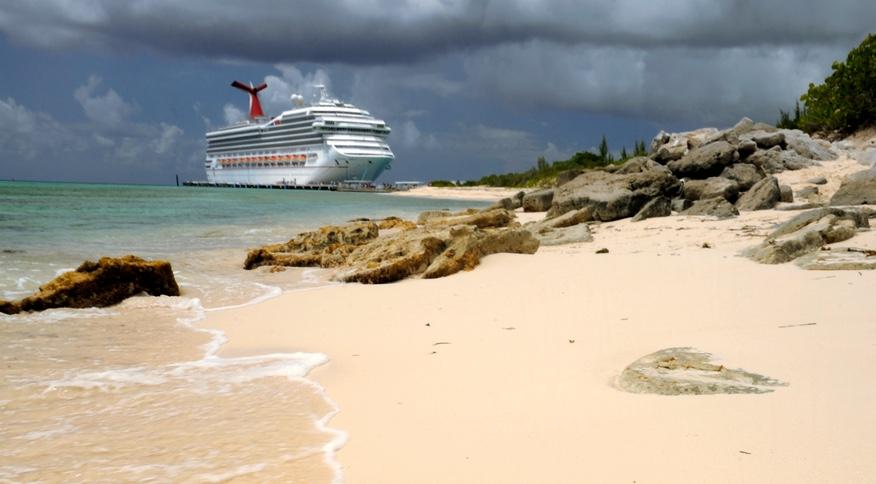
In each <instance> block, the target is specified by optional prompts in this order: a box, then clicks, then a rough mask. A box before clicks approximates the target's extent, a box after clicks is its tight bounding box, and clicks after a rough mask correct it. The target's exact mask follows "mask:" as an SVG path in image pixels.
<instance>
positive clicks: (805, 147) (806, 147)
mask: <svg viewBox="0 0 876 484" xmlns="http://www.w3.org/2000/svg"><path fill="white" fill-rule="evenodd" d="M780 131H781V133H782V134H783V135H784V136H785V142H786V143H787V145H788V150H791V151H794V152H796V153H797V154H798V155H800V156H802V157H803V158H808V159H810V160H816V161H831V160H835V159H836V158H837V154H836V153H835V152H834V151H833V150H832V149H831V148H830V143H827V142H826V141H821V140H814V139H812V138H810V137H809V135H808V134H806V133H804V132H803V131H800V130H797V129H783V130H780Z"/></svg>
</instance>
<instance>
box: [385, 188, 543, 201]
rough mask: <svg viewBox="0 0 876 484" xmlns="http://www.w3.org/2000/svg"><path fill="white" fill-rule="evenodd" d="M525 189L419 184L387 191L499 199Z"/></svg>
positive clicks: (450, 197) (405, 195)
mask: <svg viewBox="0 0 876 484" xmlns="http://www.w3.org/2000/svg"><path fill="white" fill-rule="evenodd" d="M521 191H527V189H523V188H504V187H487V186H477V187H430V186H420V187H414V188H411V189H410V190H404V191H397V192H389V193H386V194H385V195H390V196H393V197H415V198H437V199H445V200H471V201H499V200H501V199H503V198H506V197H512V196H514V194H516V193H518V192H521Z"/></svg>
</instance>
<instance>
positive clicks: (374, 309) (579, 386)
mask: <svg viewBox="0 0 876 484" xmlns="http://www.w3.org/2000/svg"><path fill="white" fill-rule="evenodd" d="M837 166H838V165H837ZM858 169H860V168H858ZM816 171H818V170H816ZM796 175H800V176H806V177H807V178H808V177H809V176H807V175H805V174H803V173H798V174H795V176H796ZM811 176H815V175H811ZM789 177H790V174H785V175H783V178H784V179H785V180H787V179H788V178H789ZM795 213H797V212H780V211H763V212H755V213H744V214H743V215H742V216H740V217H739V218H735V219H731V220H727V221H720V222H719V221H712V220H708V219H703V218H697V217H668V218H660V219H651V220H647V221H644V222H639V223H632V222H630V221H629V220H623V221H618V222H611V223H605V224H601V225H597V226H595V227H594V237H595V241H594V242H592V243H587V244H578V245H573V246H563V247H545V248H542V249H540V250H539V251H538V253H537V254H535V255H531V256H527V255H512V254H498V255H493V256H489V257H487V258H486V259H484V261H483V263H482V265H481V266H480V267H479V268H477V269H476V270H474V271H472V272H467V273H462V274H458V275H455V276H452V277H448V278H444V279H437V280H409V281H404V282H401V283H397V284H390V285H383V286H365V285H358V284H348V285H339V286H332V287H328V288H323V289H319V290H312V291H306V292H297V293H287V294H285V295H283V296H281V297H279V298H277V299H274V300H271V301H268V302H265V303H263V304H259V305H257V306H254V307H248V308H243V309H240V310H230V311H226V312H222V313H217V314H212V315H210V317H209V318H208V319H207V321H206V322H205V324H206V325H207V326H211V327H220V328H222V329H224V330H225V331H227V334H228V336H229V338H230V342H229V343H228V345H227V347H226V348H225V349H224V351H225V352H226V353H229V354H249V353H261V352H265V351H276V350H304V351H320V352H325V353H327V354H328V355H329V356H330V358H331V361H330V362H329V363H328V364H327V365H325V366H323V367H320V368H318V369H316V370H315V371H314V372H313V373H312V375H311V377H312V378H314V379H315V380H317V381H318V382H319V383H321V384H322V385H324V387H325V388H326V390H327V392H328V395H329V396H330V397H331V398H332V399H334V400H335V402H336V403H338V405H339V406H340V408H341V412H340V414H338V415H337V416H336V417H335V418H334V419H333V420H332V422H331V425H332V426H333V427H335V428H339V429H342V430H344V431H346V432H348V433H349V441H348V443H347V444H346V445H345V446H344V447H343V448H342V449H341V451H340V452H339V454H338V458H339V460H340V462H341V464H342V465H343V467H344V473H345V479H346V482H350V483H375V482H380V483H414V482H416V483H431V482H436V483H438V482H440V483H475V482H502V483H509V482H512V483H517V482H519V483H533V482H599V483H615V482H617V483H634V482H638V483H703V482H709V483H716V482H717V483H722V482H726V483H739V482H771V483H785V482H787V483H792V482H793V483H800V482H811V483H824V482H844V483H846V482H873V480H874V478H876V459H873V456H874V455H876V439H874V438H873V436H874V435H876V412H874V411H873V409H874V408H876V385H874V384H873V381H872V378H871V377H870V374H871V369H872V368H873V367H874V366H876V311H874V307H876V306H874V305H873V303H872V302H871V300H872V297H873V296H872V295H873V288H874V287H876V272H874V271H870V272H862V273H859V272H857V271H845V272H825V271H804V270H801V269H798V268H797V267H796V266H794V265H793V264H785V265H778V266H769V265H760V264H756V263H754V262H751V261H749V260H747V259H745V258H742V257H739V256H738V255H737V254H738V252H739V251H740V250H741V249H742V248H744V247H748V246H751V245H755V244H756V243H758V242H759V241H760V240H761V237H762V236H763V235H764V234H765V233H767V232H768V231H769V229H770V227H771V226H772V224H774V223H775V222H778V221H780V220H784V219H787V218H789V217H791V216H793V215H794V214H795ZM864 235H865V237H863V238H861V240H863V241H864V242H867V243H871V244H872V243H873V242H876V240H874V238H873V237H870V234H864ZM860 237H861V236H859V237H856V238H855V239H853V240H854V241H856V242H860V241H859V238H860ZM703 242H708V243H709V244H710V245H711V246H712V247H713V248H709V249H706V248H702V244H703ZM602 247H606V248H608V249H609V250H610V253H609V254H605V255H597V254H595V253H594V252H595V250H596V249H598V248H602ZM427 324H428V325H427ZM787 325H803V326H791V327H784V328H783V327H780V326H787ZM571 341H574V342H571ZM445 342H446V343H448V344H437V343H445ZM674 346H692V347H695V348H698V349H700V350H703V351H706V352H710V353H713V354H714V355H715V356H716V357H717V358H718V359H719V360H720V361H722V362H723V363H724V364H726V365H727V366H730V367H740V368H743V369H745V370H748V371H752V372H755V373H761V374H764V375H767V376H770V377H774V378H778V379H780V380H783V381H786V382H788V383H789V386H788V387H782V388H778V389H777V390H776V391H775V392H774V393H770V394H762V395H750V394H743V395H713V396H678V397H665V396H656V395H637V394H629V393H625V392H622V391H619V390H618V389H616V388H615V387H614V386H613V381H614V379H615V378H616V377H617V375H618V374H619V373H620V372H621V370H623V368H624V367H625V366H626V365H627V364H629V363H631V362H633V361H634V360H636V359H637V358H639V357H641V356H643V355H646V354H648V353H651V352H654V351H657V350H660V349H664V348H668V347H674Z"/></svg>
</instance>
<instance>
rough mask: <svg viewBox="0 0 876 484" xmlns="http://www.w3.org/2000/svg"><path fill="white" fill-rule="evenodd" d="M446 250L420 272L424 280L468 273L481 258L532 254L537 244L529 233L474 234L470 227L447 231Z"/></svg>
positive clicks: (480, 232) (477, 232)
mask: <svg viewBox="0 0 876 484" xmlns="http://www.w3.org/2000/svg"><path fill="white" fill-rule="evenodd" d="M450 235H451V240H450V241H449V243H448V244H447V248H446V249H445V250H444V251H443V252H441V253H440V254H438V256H437V257H436V258H435V259H434V260H433V261H432V263H431V264H429V267H427V268H426V270H425V271H424V272H423V278H424V279H434V278H437V277H445V276H449V275H451V274H455V273H457V272H459V271H462V270H466V271H470V270H472V269H474V268H475V267H476V266H477V265H478V264H480V260H481V258H483V257H485V256H487V255H490V254H496V253H499V252H507V253H515V254H534V253H535V251H537V250H538V246H539V242H538V240H536V239H535V237H533V236H532V234H531V233H530V232H529V231H528V230H524V229H520V228H515V229H507V230H492V231H485V230H477V229H476V228H474V227H471V226H462V227H454V228H452V229H450Z"/></svg>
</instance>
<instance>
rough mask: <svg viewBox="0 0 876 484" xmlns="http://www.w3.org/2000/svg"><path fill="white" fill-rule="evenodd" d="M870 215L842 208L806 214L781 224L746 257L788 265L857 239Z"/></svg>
mask: <svg viewBox="0 0 876 484" xmlns="http://www.w3.org/2000/svg"><path fill="white" fill-rule="evenodd" d="M869 216H870V213H869V212H865V211H859V210H853V209H847V210H844V209H839V208H818V209H815V210H810V211H807V212H803V213H801V214H799V215H797V216H796V217H794V218H792V219H791V220H788V221H787V222H785V223H783V224H781V225H779V226H778V227H777V228H776V229H775V230H774V231H773V232H772V233H771V234H769V235H768V236H767V237H766V239H765V240H764V241H763V242H762V243H761V244H760V245H758V246H757V247H754V248H752V249H750V250H748V251H747V254H748V256H749V257H751V258H752V259H754V260H756V261H758V262H761V263H764V264H781V263H783V262H789V261H792V260H794V259H796V258H798V257H801V256H804V255H806V254H810V253H812V252H815V251H817V250H819V249H821V248H822V247H823V246H825V245H826V244H833V243H836V242H842V241H844V240H847V239H850V238H852V237H854V236H855V234H856V233H857V231H858V229H860V228H869V227H870V224H869V220H868V219H869Z"/></svg>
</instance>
